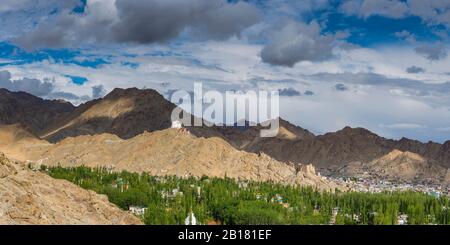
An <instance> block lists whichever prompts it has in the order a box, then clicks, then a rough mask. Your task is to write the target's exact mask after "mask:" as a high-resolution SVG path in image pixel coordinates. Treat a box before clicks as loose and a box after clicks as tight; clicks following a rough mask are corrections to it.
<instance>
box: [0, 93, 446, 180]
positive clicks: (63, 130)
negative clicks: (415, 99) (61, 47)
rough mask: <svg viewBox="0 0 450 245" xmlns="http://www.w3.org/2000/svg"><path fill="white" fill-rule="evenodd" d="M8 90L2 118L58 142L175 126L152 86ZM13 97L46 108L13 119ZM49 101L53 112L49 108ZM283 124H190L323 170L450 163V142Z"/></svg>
mask: <svg viewBox="0 0 450 245" xmlns="http://www.w3.org/2000/svg"><path fill="white" fill-rule="evenodd" d="M3 93H6V94H7V95H8V96H9V97H8V98H9V99H8V100H1V104H0V108H9V109H8V110H5V109H3V110H0V118H3V119H2V120H1V122H2V123H3V124H13V123H17V124H20V125H21V126H24V127H23V128H24V129H25V130H28V131H30V132H31V135H36V136H38V137H39V138H37V139H34V140H39V139H45V140H48V141H50V142H53V143H56V142H60V141H62V140H64V139H66V138H67V137H75V136H83V135H85V136H86V135H99V134H103V133H108V134H113V135H116V136H117V137H118V139H132V138H133V137H135V136H137V135H140V134H142V133H144V132H155V131H157V130H163V129H167V128H169V127H170V125H171V121H170V114H171V111H172V109H173V108H174V107H175V105H174V104H172V103H170V102H168V101H167V100H165V99H164V98H163V97H162V96H161V95H160V94H158V93H157V92H156V91H154V90H151V89H147V90H139V89H136V88H132V89H115V90H114V91H112V92H111V93H110V94H108V95H107V96H105V97H104V98H102V99H98V100H94V101H90V102H88V103H86V104H83V105H80V106H79V107H77V108H73V106H71V105H70V104H67V103H63V102H61V101H43V100H41V99H38V98H35V97H33V96H31V95H28V94H25V93H10V92H7V91H5V90H3ZM5 101H6V102H5ZM11 101H16V102H14V103H16V104H20V105H28V104H29V103H30V102H27V101H36V102H33V104H36V106H37V107H36V108H37V109H36V110H37V111H40V113H39V115H36V113H35V112H34V111H31V110H26V106H25V107H24V109H21V110H22V112H21V113H19V114H18V115H15V116H14V117H13V119H10V118H9V117H10V116H11V112H13V111H14V109H13V108H14V107H13V106H11V104H14V103H11ZM38 102H39V103H38ZM38 105H39V106H38ZM43 105H45V106H43ZM30 106H31V105H30ZM46 106H47V107H48V110H49V111H45V108H46ZM41 114H42V115H47V116H42V115H41ZM24 124H25V125H24ZM280 125H281V127H280V132H279V134H278V136H277V137H273V138H261V137H260V136H259V130H260V128H261V126H258V127H245V126H244V127H240V126H234V127H212V128H207V127H190V128H188V129H189V131H190V132H191V134H193V135H195V136H197V137H199V138H203V137H204V138H221V139H224V140H226V141H227V142H228V143H229V145H231V146H233V147H234V148H236V149H237V150H242V151H246V152H250V153H256V154H261V153H264V154H266V155H268V156H270V157H271V158H274V159H276V160H277V161H278V162H286V163H295V164H304V163H311V164H313V165H314V166H315V167H316V168H318V169H319V170H320V171H321V172H326V171H328V170H336V169H339V168H342V167H344V166H346V165H348V164H349V163H352V162H361V163H363V164H368V163H370V162H371V161H373V160H375V159H379V158H381V157H383V156H385V155H386V154H389V153H390V152H392V151H393V150H400V151H404V152H411V153H415V154H418V155H420V156H421V157H423V158H424V159H426V160H427V161H428V162H430V163H431V164H438V165H439V166H443V167H445V168H448V167H450V141H448V142H446V143H444V144H439V143H433V142H429V143H422V142H419V141H415V140H410V139H405V138H404V139H401V140H391V139H386V138H383V137H380V136H378V135H376V134H374V133H372V132H370V131H368V130H366V129H363V128H350V127H346V128H344V129H342V130H339V131H337V132H333V133H327V134H324V135H318V136H315V135H314V134H312V133H311V132H309V131H307V130H305V129H302V128H300V127H298V126H295V125H293V124H291V123H289V122H287V121H285V120H282V119H281V121H280ZM45 144H48V143H46V142H42V141H40V143H37V144H36V145H37V146H36V148H39V147H42V146H44V145H45ZM13 145H17V144H13ZM8 150H10V149H8ZM32 152H36V151H32ZM92 154H94V153H92ZM202 157H205V156H204V155H198V156H197V159H200V158H202Z"/></svg>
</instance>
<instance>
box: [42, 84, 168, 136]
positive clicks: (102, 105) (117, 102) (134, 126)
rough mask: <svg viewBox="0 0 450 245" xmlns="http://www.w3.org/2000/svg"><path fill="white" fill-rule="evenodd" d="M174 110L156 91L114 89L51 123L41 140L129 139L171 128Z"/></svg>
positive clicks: (43, 132)
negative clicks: (106, 135) (97, 136)
mask: <svg viewBox="0 0 450 245" xmlns="http://www.w3.org/2000/svg"><path fill="white" fill-rule="evenodd" d="M174 107H175V105H173V104H172V103H170V102H169V101H167V100H165V99H164V97H163V96H161V95H160V94H158V92H156V91H155V90H151V89H146V90H139V89H136V88H132V89H126V90H125V89H114V90H113V91H112V92H111V93H109V94H108V95H107V96H105V97H104V98H102V99H98V100H93V101H90V102H88V103H86V104H83V105H81V106H79V107H78V108H76V110H74V111H72V112H71V113H69V114H66V115H65V116H62V117H60V118H59V119H58V120H54V121H52V122H51V123H50V125H48V126H47V127H46V128H45V129H44V130H43V131H42V132H41V133H40V137H41V138H43V139H46V140H49V141H50V142H58V141H60V140H62V139H64V138H66V137H71V136H79V135H94V134H101V133H111V134H115V135H117V136H119V137H121V138H123V139H128V138H131V137H134V136H136V135H138V134H141V133H143V132H145V131H155V130H160V129H165V128H169V127H170V126H171V120H170V116H171V113H172V109H173V108H174Z"/></svg>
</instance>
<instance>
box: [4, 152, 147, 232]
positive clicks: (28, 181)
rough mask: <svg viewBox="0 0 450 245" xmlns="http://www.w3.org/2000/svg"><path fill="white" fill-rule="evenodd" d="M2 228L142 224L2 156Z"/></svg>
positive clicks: (67, 184)
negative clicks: (7, 226)
mask: <svg viewBox="0 0 450 245" xmlns="http://www.w3.org/2000/svg"><path fill="white" fill-rule="evenodd" d="M0 224H141V221H140V220H139V219H138V218H136V217H135V216H133V215H131V214H129V213H127V212H124V211H122V210H120V209H119V208H118V207H116V206H115V205H113V204H111V203H109V202H108V198H107V197H106V196H103V195H98V194H96V193H95V192H92V191H86V190H83V189H81V188H79V187H78V186H76V185H74V184H72V183H70V182H68V181H64V180H55V179H53V178H51V177H49V176H48V175H46V174H43V173H39V172H34V171H31V170H29V169H27V168H26V167H25V166H24V165H22V164H20V163H16V162H13V161H11V160H8V159H7V158H6V157H5V156H4V155H3V154H2V153H0Z"/></svg>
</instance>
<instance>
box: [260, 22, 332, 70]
mask: <svg viewBox="0 0 450 245" xmlns="http://www.w3.org/2000/svg"><path fill="white" fill-rule="evenodd" d="M270 39H271V41H270V43H269V44H268V45H266V46H265V47H264V48H263V49H262V51H261V54H260V55H261V59H262V60H263V61H264V62H266V63H269V64H272V65H279V66H288V67H292V66H294V65H295V64H296V63H298V62H301V61H322V60H326V59H329V58H331V57H333V52H332V51H333V47H334V43H335V41H336V37H334V36H331V35H322V34H321V28H320V26H319V24H318V23H316V22H311V23H310V24H304V23H298V22H294V21H290V22H287V23H285V24H284V25H283V26H282V27H281V29H279V30H274V31H273V35H272V37H271V38H270Z"/></svg>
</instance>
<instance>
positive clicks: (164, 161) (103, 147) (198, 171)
mask: <svg viewBox="0 0 450 245" xmlns="http://www.w3.org/2000/svg"><path fill="white" fill-rule="evenodd" d="M23 156H24V157H25V158H26V159H28V160H33V161H36V162H40V163H42V164H45V165H61V166H68V167H69V166H70V167H72V166H81V165H85V166H89V167H99V166H103V167H108V168H110V169H113V170H117V171H120V170H127V171H133V172H147V173H150V174H151V175H157V176H164V175H177V176H181V177H187V176H198V177H201V176H203V175H207V176H212V177H225V176H227V177H230V178H235V179H246V180H256V181H275V182H277V183H285V184H298V185H312V186H317V187H318V188H321V189H334V188H335V187H336V186H335V185H334V184H333V183H331V182H329V181H327V180H325V179H324V178H321V177H319V176H317V175H316V173H315V170H314V168H313V167H312V166H311V167H306V166H302V165H301V166H297V167H296V166H291V165H288V164H286V163H283V162H278V161H276V160H273V159H272V158H270V157H269V156H267V155H265V154H261V155H257V154H254V153H247V152H245V151H239V150H236V149H234V148H233V147H232V146H230V145H229V144H228V143H227V142H226V141H225V140H223V139H221V138H218V137H215V138H202V137H197V136H194V135H192V134H190V133H189V132H186V131H184V130H178V129H166V130H160V131H155V132H152V133H148V132H146V133H143V134H140V135H138V136H136V137H134V138H131V139H128V140H123V139H120V138H119V137H117V136H115V135H111V134H101V135H95V136H78V137H69V138H66V139H64V140H62V141H60V142H58V143H56V144H54V145H50V146H48V147H47V148H45V149H37V150H35V151H33V150H30V149H27V150H26V151H24V152H23Z"/></svg>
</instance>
